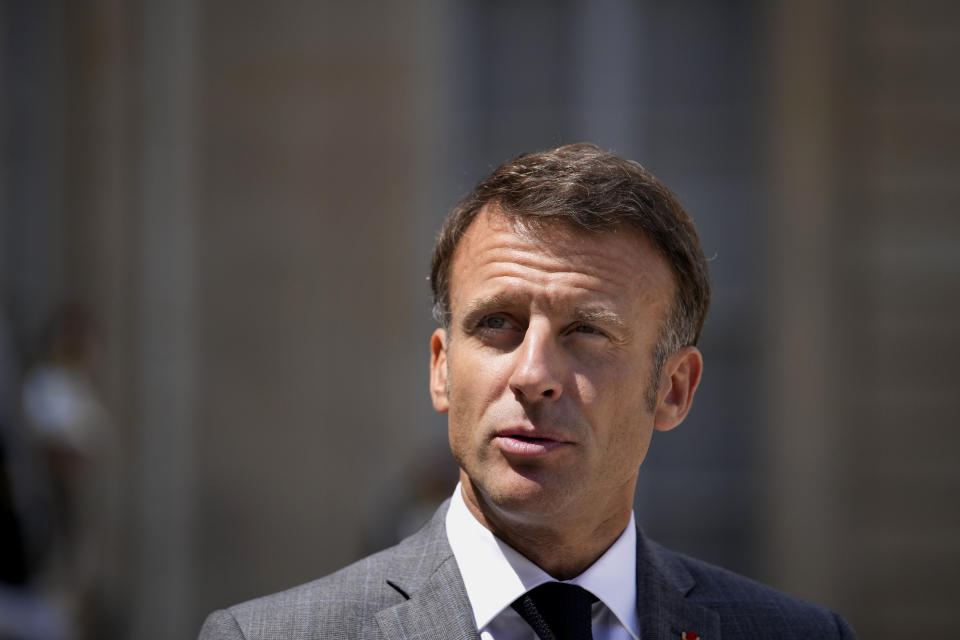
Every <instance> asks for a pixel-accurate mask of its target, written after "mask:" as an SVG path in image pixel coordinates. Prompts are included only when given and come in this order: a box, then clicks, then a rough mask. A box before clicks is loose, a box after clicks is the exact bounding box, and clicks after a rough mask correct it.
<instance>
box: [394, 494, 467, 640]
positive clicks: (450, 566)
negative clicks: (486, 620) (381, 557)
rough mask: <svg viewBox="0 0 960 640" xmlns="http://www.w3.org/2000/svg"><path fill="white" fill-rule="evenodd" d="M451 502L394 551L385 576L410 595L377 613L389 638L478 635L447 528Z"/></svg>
mask: <svg viewBox="0 0 960 640" xmlns="http://www.w3.org/2000/svg"><path fill="white" fill-rule="evenodd" d="M448 503H449V501H447V502H444V503H443V505H441V506H440V508H439V509H437V512H436V513H435V514H434V516H433V518H432V519H431V520H430V522H428V523H427V525H426V526H425V527H424V528H423V529H421V530H420V531H419V532H418V533H415V534H414V535H412V536H410V537H409V538H407V539H406V540H404V541H403V542H401V543H400V544H399V545H398V546H397V548H396V549H395V550H394V551H395V553H393V554H392V555H393V556H394V558H396V560H395V561H394V566H393V567H392V572H391V574H390V575H391V576H392V577H391V578H389V579H388V580H387V582H388V583H389V584H390V586H391V587H393V588H394V589H396V590H397V591H398V592H399V593H400V594H401V595H403V596H404V597H405V598H407V599H406V600H404V601H403V602H401V603H400V604H398V605H394V606H392V607H388V608H386V609H383V610H382V611H380V612H378V613H377V615H376V618H377V623H378V624H379V625H380V630H381V631H382V632H383V635H384V637H385V638H397V639H399V638H405V639H408V638H437V637H441V636H442V637H444V638H453V639H456V640H479V635H478V634H477V630H476V629H475V628H474V624H473V611H472V610H471V608H470V600H469V599H468V598H467V592H466V589H465V588H464V586H463V578H462V577H461V576H460V570H459V569H458V568H457V563H456V560H454V558H453V551H452V550H451V549H450V543H449V542H448V541H447V535H446V530H445V528H444V517H445V516H446V513H447V506H448Z"/></svg>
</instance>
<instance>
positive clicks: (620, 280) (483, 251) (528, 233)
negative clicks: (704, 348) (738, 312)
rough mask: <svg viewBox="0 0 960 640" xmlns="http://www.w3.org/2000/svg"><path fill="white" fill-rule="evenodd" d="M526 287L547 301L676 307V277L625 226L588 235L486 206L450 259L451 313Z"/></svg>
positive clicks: (647, 244)
mask: <svg viewBox="0 0 960 640" xmlns="http://www.w3.org/2000/svg"><path fill="white" fill-rule="evenodd" d="M530 288H535V289H536V290H537V291H538V292H539V293H540V294H541V296H542V297H543V299H544V301H546V302H549V301H550V300H551V299H552V298H553V297H559V298H562V297H564V296H566V297H571V296H572V297H574V298H577V297H580V298H590V299H591V300H593V301H594V302H597V301H599V302H608V303H610V304H617V305H619V306H621V307H623V306H630V305H632V304H643V305H644V306H645V307H657V308H659V307H664V308H666V307H669V306H670V303H671V301H672V300H673V295H674V278H673V273H672V271H671V269H670V267H669V265H668V264H667V262H666V260H665V259H664V258H663V257H662V256H661V255H660V252H659V251H658V250H657V249H656V248H655V247H654V245H653V244H652V243H651V242H650V241H649V240H648V239H647V238H646V237H645V236H644V235H643V234H642V233H640V232H639V231H637V230H635V229H633V228H631V227H628V226H626V225H621V226H619V227H615V228H612V229H609V230H602V231H588V230H584V229H580V228H577V227H574V226H573V225H572V224H568V223H565V222H554V221H547V222H541V221H539V220H534V221H533V224H531V223H530V222H528V221H526V220H524V219H519V218H514V217H509V216H507V215H505V214H503V213H502V212H500V211H499V210H497V209H495V208H491V207H485V208H484V209H483V210H481V211H480V213H479V214H478V215H477V217H476V219H475V220H474V221H473V223H471V225H470V226H469V227H468V228H467V231H466V232H465V233H464V235H463V237H462V238H461V240H460V242H459V243H458V245H457V248H456V251H455V252H454V255H453V261H452V264H451V271H450V298H451V306H452V307H453V308H454V309H455V308H456V307H457V306H458V302H466V300H464V298H473V297H476V296H483V295H504V294H507V295H509V294H511V293H517V292H518V290H523V291H526V290H528V289H530ZM454 309H452V310H454ZM664 312H665V311H664Z"/></svg>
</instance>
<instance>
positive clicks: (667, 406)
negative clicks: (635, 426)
mask: <svg viewBox="0 0 960 640" xmlns="http://www.w3.org/2000/svg"><path fill="white" fill-rule="evenodd" d="M702 373H703V356H701V355H700V351H699V350H698V349H697V348H696V347H684V348H683V349H680V350H679V351H677V352H676V353H674V354H673V355H672V356H670V357H669V358H667V361H666V362H665V363H664V366H663V370H662V372H661V375H660V388H659V389H658V391H657V407H656V409H655V411H654V421H653V427H654V429H657V430H658V431H669V430H670V429H673V428H674V427H675V426H677V425H678V424H680V423H681V422H683V419H684V418H686V417H687V413H689V411H690V406H691V405H692V404H693V396H694V394H695V393H696V391H697V386H698V385H699V384H700V375H701V374H702Z"/></svg>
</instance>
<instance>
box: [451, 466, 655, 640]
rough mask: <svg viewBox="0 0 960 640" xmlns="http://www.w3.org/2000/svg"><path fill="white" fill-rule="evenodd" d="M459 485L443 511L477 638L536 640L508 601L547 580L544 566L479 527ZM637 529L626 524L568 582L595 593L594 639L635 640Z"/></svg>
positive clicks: (638, 624)
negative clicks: (601, 553) (595, 559)
mask: <svg viewBox="0 0 960 640" xmlns="http://www.w3.org/2000/svg"><path fill="white" fill-rule="evenodd" d="M461 491H462V489H461V487H460V485H459V484H458V485H457V488H456V490H455V491H454V492H453V497H452V498H451V499H450V509H449V510H448V511H447V519H446V524H447V539H448V540H449V541H450V547H451V548H452V549H453V555H454V557H455V558H456V560H457V565H458V566H459V568H460V575H461V576H462V577H463V584H464V586H465V587H466V590H467V597H468V598H469V599H470V606H471V607H472V608H473V617H474V622H475V623H476V625H477V629H478V630H479V631H480V638H481V639H482V640H536V638H537V636H536V634H535V633H534V631H533V629H532V628H530V625H528V624H527V623H526V621H524V619H523V618H521V617H520V614H519V613H517V612H516V611H514V609H513V608H512V607H511V606H510V604H511V603H512V602H513V601H514V600H516V599H517V598H519V597H520V596H522V595H523V594H524V593H526V592H527V591H529V590H531V589H533V588H534V587H538V586H540V585H541V584H543V583H544V582H551V581H553V578H551V577H550V575H549V574H547V573H546V572H545V571H544V570H543V569H541V568H540V567H538V566H537V565H535V564H533V563H532V562H531V561H530V560H528V559H527V558H526V557H524V556H522V555H520V553H519V552H517V551H516V550H514V549H513V548H511V547H509V546H508V545H507V544H506V543H505V542H503V541H502V540H500V539H499V538H497V537H496V536H494V535H493V533H491V532H490V530H489V529H487V528H486V527H484V526H483V525H482V524H480V522H478V521H477V519H476V518H474V517H473V514H472V513H470V510H469V509H468V508H467V505H466V503H465V502H464V500H463V494H462V492H461ZM636 573H637V529H636V524H635V521H634V517H633V513H632V512H631V513H630V523H629V524H628V525H627V528H626V529H624V530H623V533H621V534H620V537H619V538H617V541H616V542H614V543H613V546H612V547H610V548H609V549H607V552H606V553H604V554H603V555H602V556H600V558H599V559H597V561H596V562H594V563H593V564H592V565H591V566H590V567H589V568H588V569H587V570H586V571H584V572H583V573H581V574H580V575H578V576H577V577H576V578H573V579H572V580H567V581H566V582H567V583H569V584H575V585H579V586H581V587H583V588H584V589H586V590H587V591H589V592H590V593H592V594H593V595H595V596H596V597H597V598H598V601H597V602H595V603H594V605H593V611H592V614H593V623H592V624H593V637H594V640H631V639H632V640H639V637H640V621H639V618H638V616H637V576H636Z"/></svg>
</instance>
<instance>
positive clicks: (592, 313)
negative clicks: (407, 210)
mask: <svg viewBox="0 0 960 640" xmlns="http://www.w3.org/2000/svg"><path fill="white" fill-rule="evenodd" d="M450 282H451V285H450V302H451V305H450V307H451V322H450V326H449V329H448V330H446V331H444V330H442V329H438V330H437V332H436V333H435V334H434V337H433V341H432V352H433V358H432V361H431V393H432V395H433V400H434V406H435V408H436V409H437V410H438V411H441V412H448V413H449V431H450V434H449V435H450V447H451V449H452V451H453V454H454V457H455V458H456V459H457V461H458V463H459V464H460V468H461V479H462V481H463V484H464V491H465V493H466V498H467V502H468V504H469V505H470V506H471V508H472V509H474V511H475V513H476V511H477V509H480V506H481V505H482V506H483V507H484V508H485V509H487V510H488V511H489V512H491V513H493V514H495V516H494V517H495V518H497V519H504V520H521V521H528V522H529V523H536V522H548V521H550V522H557V523H559V521H560V520H562V519H563V518H564V517H567V518H569V517H571V516H574V515H575V516H576V517H587V518H589V517H591V516H593V515H596V517H600V518H602V517H604V516H605V515H610V514H616V516H617V517H618V518H619V517H620V516H621V515H624V516H625V514H629V510H630V507H631V505H632V502H633V492H634V488H635V484H636V478H637V473H638V471H639V467H640V463H641V462H642V461H643V458H644V456H645V455H646V452H647V448H648V446H649V443H650V438H651V435H652V432H653V429H654V428H655V427H656V428H670V427H672V426H674V424H676V422H679V420H677V421H676V422H673V423H671V421H670V420H669V419H667V420H665V421H664V420H660V422H661V424H658V419H659V418H658V408H654V409H653V410H652V411H651V408H650V407H649V405H648V402H647V394H646V390H647V388H648V385H649V384H651V379H650V377H651V376H652V375H654V373H653V369H654V362H653V353H654V346H655V344H656V341H657V339H658V336H659V334H660V328H661V326H662V324H663V322H664V320H665V318H666V317H667V313H668V311H669V308H670V305H671V301H672V300H673V295H674V284H673V276H672V273H671V271H670V268H669V266H668V265H667V263H666V262H665V260H664V259H663V258H662V257H661V256H660V254H659V253H658V252H657V251H656V250H655V248H654V247H653V245H651V244H650V243H649V242H648V241H647V240H646V239H645V238H643V237H642V236H640V234H638V233H637V232H635V231H632V230H629V229H626V228H620V229H618V230H617V231H608V232H600V233H588V232H583V231H576V230H572V229H570V228H568V227H566V226H563V225H556V226H548V227H546V228H544V229H541V230H538V231H537V232H536V233H529V232H526V231H524V230H523V229H522V228H518V227H516V226H515V224H514V223H513V222H512V221H510V220H509V219H507V218H505V217H504V216H503V215H502V214H498V213H496V211H495V210H493V211H491V210H490V208H489V207H488V208H485V209H484V210H483V211H481V213H480V214H479V215H478V217H477V218H476V220H475V221H474V222H473V223H472V224H471V226H470V227H469V228H468V229H467V232H466V234H465V235H464V237H463V238H462V239H461V241H460V244H459V245H458V247H457V249H456V252H455V254H454V258H453V263H452V268H451V279H450ZM693 351H694V352H695V350H693ZM697 358H699V354H697ZM697 363H699V360H697ZM670 366H672V365H669V366H668V367H667V369H669V368H670ZM694 373H695V376H694V380H693V386H694V387H695V386H696V380H697V379H698V377H699V369H697V370H696V371H695V372H694ZM669 377H670V372H669V371H665V372H664V374H663V376H662V378H663V379H662V380H660V381H655V382H654V384H655V385H656V386H657V387H658V404H659V405H663V404H664V402H668V403H669V396H670V389H669V387H670V381H669ZM690 395H691V396H692V390H691V393H690ZM685 402H686V406H685V407H684V408H683V412H682V413H683V414H685V413H686V408H688V407H689V402H687V401H686V400H685ZM680 419H682V415H681V416H680ZM471 503H472V504H471Z"/></svg>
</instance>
